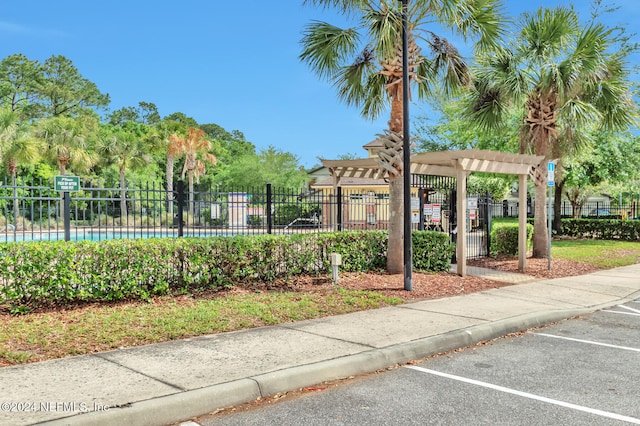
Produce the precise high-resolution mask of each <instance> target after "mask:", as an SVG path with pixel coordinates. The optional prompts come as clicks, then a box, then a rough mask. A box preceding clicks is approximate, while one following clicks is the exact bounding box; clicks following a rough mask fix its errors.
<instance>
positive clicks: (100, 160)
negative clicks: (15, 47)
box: [0, 54, 306, 215]
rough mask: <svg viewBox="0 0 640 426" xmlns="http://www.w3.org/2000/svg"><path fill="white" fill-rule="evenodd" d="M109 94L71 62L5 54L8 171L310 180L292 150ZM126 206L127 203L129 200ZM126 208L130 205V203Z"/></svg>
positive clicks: (0, 134)
mask: <svg viewBox="0 0 640 426" xmlns="http://www.w3.org/2000/svg"><path fill="white" fill-rule="evenodd" d="M109 105H110V98H109V95H108V94H107V93H103V92H101V91H100V89H99V88H98V87H97V86H96V85H95V84H94V83H93V82H91V81H89V80H88V79H86V78H84V77H83V76H82V74H81V73H80V71H79V70H78V69H77V68H76V67H75V66H74V65H73V63H72V61H71V60H69V59H68V58H65V57H64V56H60V55H58V56H51V57H50V58H49V59H47V60H45V61H44V63H40V62H38V61H35V60H31V59H29V58H27V57H26V56H24V55H21V54H15V55H11V56H8V57H6V58H4V59H2V61H0V159H1V160H2V165H1V166H0V174H3V175H4V176H5V178H8V179H10V180H13V179H17V178H18V177H24V178H32V177H36V178H45V179H49V178H51V177H52V176H54V175H56V174H65V173H67V174H76V175H79V176H81V177H82V178H83V179H86V180H96V179H104V180H108V181H115V182H119V185H120V187H121V188H124V187H125V182H126V181H128V180H136V181H143V182H154V183H157V184H162V185H166V187H167V189H169V190H172V189H173V182H174V181H175V180H177V179H179V178H181V179H184V180H185V181H188V183H189V186H190V188H191V189H193V188H194V185H198V184H200V185H203V186H207V187H210V186H211V185H215V184H217V185H225V186H240V185H242V186H262V185H264V184H266V183H267V182H270V183H272V184H274V185H276V186H281V187H287V188H292V189H302V188H303V187H304V183H305V182H306V174H305V173H304V171H302V170H301V169H300V167H299V165H298V159H297V158H296V157H295V156H294V155H293V154H291V153H288V152H284V151H281V150H278V149H276V148H275V147H269V148H268V149H265V150H261V151H256V147H255V145H254V144H253V143H251V142H249V141H247V140H246V139H245V136H244V135H243V134H242V132H240V131H238V130H233V131H231V132H228V131H227V130H225V129H224V128H222V127H221V126H219V125H217V124H213V123H198V122H197V121H196V120H195V119H193V118H192V117H189V116H187V115H185V114H184V113H182V112H175V113H172V114H169V115H167V116H165V117H162V116H161V115H160V113H159V112H158V108H157V107H156V105H155V104H154V103H152V102H139V103H138V105H135V106H125V107H122V108H120V109H115V110H110V109H109ZM123 208H126V206H123ZM122 214H123V215H126V212H124V211H123V212H122Z"/></svg>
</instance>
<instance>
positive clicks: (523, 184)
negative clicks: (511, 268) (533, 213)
mask: <svg viewBox="0 0 640 426" xmlns="http://www.w3.org/2000/svg"><path fill="white" fill-rule="evenodd" d="M526 267H527V175H518V270H520V271H524V269H525V268H526Z"/></svg>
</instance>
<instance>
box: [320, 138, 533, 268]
mask: <svg viewBox="0 0 640 426" xmlns="http://www.w3.org/2000/svg"><path fill="white" fill-rule="evenodd" d="M543 159H544V157H542V156H535V155H523V154H510V153H504V152H497V151H486V150H479V149H468V150H459V151H441V152H423V153H418V154H413V155H412V156H411V167H410V171H411V173H414V174H425V175H435V176H450V177H456V188H457V198H458V199H457V204H456V207H457V221H456V223H457V236H456V241H457V243H456V246H457V248H456V252H457V255H456V257H457V273H458V275H460V276H465V275H466V274H467V263H466V262H467V238H466V234H467V232H466V231H467V230H466V225H467V223H466V219H467V185H466V180H467V176H468V175H469V174H470V173H473V172H487V173H500V174H511V175H517V176H518V185H519V207H518V227H519V229H518V269H520V270H524V269H525V267H526V253H527V178H528V176H531V177H532V178H533V179H534V182H535V180H536V177H537V175H539V173H536V169H538V168H540V167H542V166H541V164H542V161H543ZM322 163H323V165H324V166H325V167H327V168H329V170H330V171H331V174H332V175H333V176H334V179H335V180H334V185H337V184H338V183H339V181H340V178H342V177H360V178H374V177H376V176H377V175H378V172H379V168H380V167H379V165H378V161H377V160H376V159H375V158H362V159H357V160H322ZM536 183H537V182H536Z"/></svg>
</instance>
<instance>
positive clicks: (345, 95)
mask: <svg viewBox="0 0 640 426" xmlns="http://www.w3.org/2000/svg"><path fill="white" fill-rule="evenodd" d="M305 3H308V4H311V5H315V6H323V7H325V8H329V7H334V8H336V9H338V10H339V11H340V12H341V13H343V14H344V15H345V16H346V17H347V18H354V19H351V20H353V21H354V22H355V25H354V27H351V28H340V27H338V26H335V25H331V24H329V23H326V22H312V23H311V24H309V25H307V26H306V28H305V32H304V36H303V39H302V53H301V55H300V59H301V60H302V61H303V62H305V63H307V64H308V65H309V66H310V67H311V68H312V69H313V70H314V71H315V72H316V73H317V74H318V75H319V76H320V77H322V78H327V79H328V80H330V81H331V82H332V83H333V84H334V86H335V87H336V89H337V91H338V96H339V98H340V99H341V100H343V101H344V102H346V103H347V104H348V105H353V106H358V107H359V108H361V114H362V116H363V117H365V118H369V119H374V118H376V117H378V116H379V115H380V114H381V113H382V112H383V110H384V109H385V108H386V107H387V106H388V104H389V103H390V104H391V113H390V119H389V123H388V124H389V128H388V129H385V131H384V133H385V135H384V136H381V139H382V142H383V144H384V146H385V148H384V149H383V150H382V151H381V152H380V156H379V158H380V167H381V169H382V170H384V171H385V173H386V174H387V175H388V178H389V196H390V219H389V242H388V248H387V270H388V271H389V272H390V273H401V272H402V270H403V265H404V262H403V214H402V209H403V202H402V201H403V185H402V182H403V179H402V173H403V170H402V160H401V159H402V156H403V154H402V150H403V149H404V148H405V147H406V145H407V144H408V141H403V140H402V135H403V119H402V118H403V100H402V91H403V90H402V89H403V87H402V62H403V61H402V59H403V58H402V15H401V11H402V4H401V2H399V1H397V0H381V1H376V2H371V1H368V0H306V1H305ZM499 4H500V3H499V1H498V0H485V1H477V0H443V1H438V2H435V1H433V0H410V1H409V3H408V9H407V12H406V16H407V27H408V28H407V29H408V36H407V38H408V54H409V57H408V58H407V61H408V65H409V66H408V75H409V81H410V85H412V86H413V87H414V88H415V89H417V94H418V97H420V98H428V97H430V96H431V95H432V94H434V93H435V92H440V91H444V93H445V94H446V95H451V94H453V93H455V92H456V91H457V89H459V88H462V87H466V86H468V85H469V83H470V81H471V76H470V73H469V69H468V67H467V65H466V63H465V61H464V59H463V58H462V56H461V55H460V53H459V52H458V50H457V49H456V48H455V47H454V46H453V45H452V44H451V43H450V42H449V41H447V40H446V39H445V38H443V37H441V36H439V35H437V34H435V33H434V32H433V31H431V30H430V29H429V28H430V25H432V24H433V23H434V22H438V23H439V24H440V25H441V26H444V27H445V28H448V29H451V30H453V31H456V32H457V33H459V34H461V35H462V36H463V37H464V38H465V39H467V38H473V39H474V40H475V41H476V44H475V47H476V48H478V49H483V48H488V47H491V46H493V44H494V42H495V41H496V40H497V39H498V37H499V36H500V34H501V26H500V22H501V13H500V11H499ZM409 94H411V91H409Z"/></svg>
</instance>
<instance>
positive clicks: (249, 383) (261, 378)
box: [38, 292, 640, 426]
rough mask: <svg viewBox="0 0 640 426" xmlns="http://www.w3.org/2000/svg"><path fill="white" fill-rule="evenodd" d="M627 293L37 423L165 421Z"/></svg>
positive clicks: (517, 327) (490, 335)
mask: <svg viewBox="0 0 640 426" xmlns="http://www.w3.org/2000/svg"><path fill="white" fill-rule="evenodd" d="M638 295H640V292H636V293H634V295H631V296H629V297H627V298H624V299H621V300H619V301H616V302H615V303H607V304H604V305H599V306H593V307H588V308H580V309H563V310H552V311H546V312H537V313H532V314H525V315H520V316H516V317H512V318H507V319H503V320H499V321H495V322H491V323H486V324H480V325H475V326H472V327H467V328H464V329H459V330H454V331H450V332H447V333H444V334H440V335H436V336H431V337H427V338H424V339H419V340H415V341H412V342H407V343H402V344H398V345H393V346H388V347H385V348H380V349H373V350H369V351H366V352H361V353H358V354H354V355H348V356H344V357H340V358H335V359H330V360H325V361H320V362H317V363H313V364H306V365H301V366H296V367H291V368H287V369H284V370H279V371H274V372H271V373H266V374H262V375H258V376H253V377H248V378H245V379H240V380H235V381H232V382H228V383H223V384H218V385H213V386H209V387H205V388H201V389H195V390H191V391H186V392H180V393H175V394H171V395H167V396H163V397H159V398H154V399H150V400H146V401H140V402H135V403H132V404H129V405H127V406H124V407H117V408H116V407H113V408H111V409H110V410H108V411H105V412H94V413H86V414H79V415H75V416H70V417H66V418H63V419H57V420H53V421H48V422H43V423H38V424H45V425H56V426H58V425H72V426H76V425H87V424H91V425H122V424H135V425H141V426H146V425H149V426H151V425H166V424H168V423H172V422H179V421H184V420H185V419H189V418H193V417H198V416H202V415H205V414H208V413H210V412H212V411H215V410H216V409H220V408H224V407H228V406H231V405H238V404H242V403H246V402H251V401H255V400H256V399H258V398H260V397H262V398H264V397H268V396H270V395H274V394H276V393H279V392H287V391H292V390H296V389H299V388H303V387H308V386H312V385H316V384H318V383H321V382H323V381H329V380H336V379H341V378H345V377H349V376H356V375H360V374H366V373H371V372H374V371H377V370H380V369H385V368H388V367H391V366H394V365H396V364H403V363H406V362H409V361H412V360H417V359H421V358H425V357H429V356H433V355H436V354H438V353H442V352H447V351H450V350H453V349H457V348H462V347H466V346H470V345H474V344H476V343H480V342H483V341H487V340H492V339H495V338H498V337H502V336H505V335H507V334H509V333H514V332H517V331H523V330H526V329H529V328H533V327H539V326H542V325H546V324H550V323H553V322H557V321H560V320H563V319H567V318H571V317H574V316H577V315H583V314H587V313H590V312H594V311H596V310H599V309H603V308H606V307H610V306H614V305H616V304H620V303H624V302H625V301H628V300H632V299H633V298H635V297H638Z"/></svg>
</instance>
